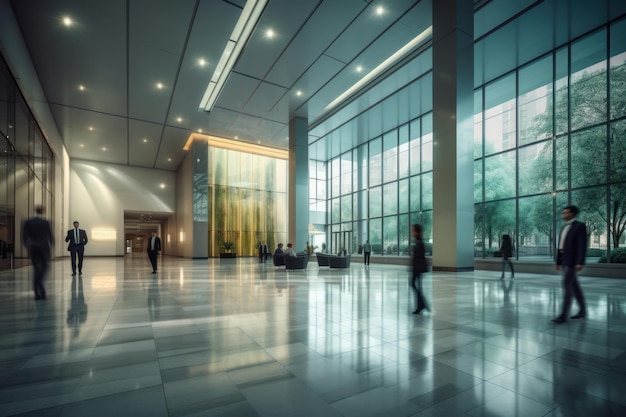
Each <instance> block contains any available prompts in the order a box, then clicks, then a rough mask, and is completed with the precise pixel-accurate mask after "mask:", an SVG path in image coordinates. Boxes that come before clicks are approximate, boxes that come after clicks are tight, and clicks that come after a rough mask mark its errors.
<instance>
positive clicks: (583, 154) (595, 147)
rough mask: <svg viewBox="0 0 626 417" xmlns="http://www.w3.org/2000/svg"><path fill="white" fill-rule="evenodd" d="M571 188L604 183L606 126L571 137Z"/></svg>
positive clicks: (577, 133)
mask: <svg viewBox="0 0 626 417" xmlns="http://www.w3.org/2000/svg"><path fill="white" fill-rule="evenodd" d="M571 140H572V143H571V152H572V162H571V163H572V188H576V187H583V186H586V185H595V184H604V183H606V169H607V166H606V126H600V127H593V128H591V129H587V130H583V131H581V132H576V133H573V134H572V136H571Z"/></svg>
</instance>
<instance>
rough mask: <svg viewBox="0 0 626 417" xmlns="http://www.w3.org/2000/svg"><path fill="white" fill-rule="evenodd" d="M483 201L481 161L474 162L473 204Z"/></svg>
mask: <svg viewBox="0 0 626 417" xmlns="http://www.w3.org/2000/svg"><path fill="white" fill-rule="evenodd" d="M481 201H483V160H482V159H479V160H478V161H474V202H475V203H480V202H481Z"/></svg>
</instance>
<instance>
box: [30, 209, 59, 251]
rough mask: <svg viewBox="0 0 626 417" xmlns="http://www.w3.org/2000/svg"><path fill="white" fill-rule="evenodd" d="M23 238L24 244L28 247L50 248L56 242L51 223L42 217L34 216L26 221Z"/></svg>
mask: <svg viewBox="0 0 626 417" xmlns="http://www.w3.org/2000/svg"><path fill="white" fill-rule="evenodd" d="M22 239H23V240H24V246H26V247H27V248H28V249H31V248H40V249H43V250H50V247H51V246H52V243H53V242H54V237H53V236H52V228H51V227H50V223H49V222H48V221H47V220H45V219H43V218H41V217H33V218H32V219H29V220H27V221H26V223H24V229H23V232H22Z"/></svg>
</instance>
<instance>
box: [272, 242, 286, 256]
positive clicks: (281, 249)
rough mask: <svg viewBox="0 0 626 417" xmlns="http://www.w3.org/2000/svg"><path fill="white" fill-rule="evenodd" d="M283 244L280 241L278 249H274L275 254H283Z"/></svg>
mask: <svg viewBox="0 0 626 417" xmlns="http://www.w3.org/2000/svg"><path fill="white" fill-rule="evenodd" d="M283 254H284V252H283V244H282V243H279V244H278V247H277V248H276V250H275V251H274V255H283Z"/></svg>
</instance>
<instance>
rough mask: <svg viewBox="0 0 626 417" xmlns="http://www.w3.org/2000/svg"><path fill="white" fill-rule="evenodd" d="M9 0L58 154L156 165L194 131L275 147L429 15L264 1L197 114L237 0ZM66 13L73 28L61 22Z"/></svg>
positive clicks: (417, 5)
mask: <svg viewBox="0 0 626 417" xmlns="http://www.w3.org/2000/svg"><path fill="white" fill-rule="evenodd" d="M10 3H11V5H12V7H13V10H14V13H15V16H16V19H17V22H18V24H19V26H20V28H21V31H22V33H23V36H24V39H25V42H26V45H27V47H28V50H29V52H30V55H31V58H32V61H33V64H34V66H35V69H36V71H37V74H38V76H39V79H40V82H41V85H42V87H43V90H44V93H45V96H46V98H47V101H48V103H49V106H50V108H51V111H52V114H53V116H54V118H55V120H56V123H57V126H58V128H59V131H60V133H61V135H62V137H63V141H64V143H65V145H66V147H67V150H68V153H69V155H70V157H71V158H80V159H86V160H95V161H101V162H110V163H117V164H126V165H133V166H140V167H149V168H158V169H166V170H175V169H177V167H178V166H179V164H180V162H181V161H182V160H183V158H184V155H185V151H183V146H184V144H185V142H186V140H187V138H188V136H189V134H190V133H191V132H193V131H197V130H198V129H202V130H203V132H204V133H207V134H212V135H216V136H220V137H225V138H231V139H233V140H235V137H238V139H237V140H240V141H246V142H250V143H261V144H262V145H265V146H269V147H275V148H280V149H287V147H288V143H289V142H288V123H289V120H290V119H291V118H293V117H294V116H299V117H304V118H307V119H308V120H309V123H310V124H314V123H317V122H319V121H320V120H322V119H323V118H324V117H325V114H324V108H325V107H326V105H327V104H328V103H329V102H330V101H332V100H333V99H335V98H336V97H337V96H338V95H339V94H340V93H342V92H343V91H345V90H346V89H348V88H349V87H350V86H351V85H353V84H354V83H355V82H356V81H358V79H359V78H360V77H362V76H363V75H364V73H365V72H367V71H369V70H371V69H373V68H375V67H376V66H377V65H378V64H380V63H381V62H382V61H383V60H384V59H386V58H387V57H388V56H389V55H391V53H393V52H395V50H396V49H397V48H398V47H399V46H401V45H404V44H405V43H406V42H407V41H409V40H410V39H412V38H413V37H415V36H416V35H417V34H418V33H420V32H421V31H422V30H424V29H425V28H426V27H427V26H428V25H429V21H430V15H429V12H430V6H429V1H422V2H420V1H414V0H387V1H365V0H269V2H268V4H267V6H266V8H265V11H264V13H263V15H262V17H261V20H260V22H259V23H258V25H257V27H256V28H255V30H254V32H253V34H252V36H251V38H250V40H249V42H248V44H247V45H246V47H245V48H244V51H243V54H242V55H241V56H240V58H239V60H238V62H237V63H236V65H235V67H234V70H233V72H232V73H231V75H230V78H229V79H228V81H227V83H226V85H225V87H224V89H223V91H222V93H221V95H220V97H219V99H218V100H217V102H216V105H215V107H214V108H213V111H211V112H210V113H207V112H205V111H199V103H200V100H201V99H202V96H203V94H204V91H205V89H206V86H207V84H208V81H209V79H210V78H211V76H212V74H213V70H214V68H215V65H216V64H217V61H218V60H219V58H220V56H221V53H222V51H223V49H224V46H225V45H226V41H227V39H228V37H229V35H230V33H231V32H232V30H233V27H234V25H235V22H236V21H237V19H238V17H239V15H240V13H241V9H242V8H243V6H244V4H245V1H244V0H89V1H85V0H11V1H10ZM424 4H427V5H426V6H424ZM378 6H382V7H383V8H384V10H385V12H384V13H383V14H382V15H377V14H376V13H375V9H376V7H378ZM66 15H67V16H71V18H72V19H73V20H74V21H75V24H74V25H73V26H71V27H65V26H63V25H62V24H61V19H62V17H63V16H66ZM267 29H273V30H274V32H275V33H276V36H275V38H274V39H268V38H267V37H266V36H265V32H266V30H267ZM199 58H204V59H206V60H207V61H208V63H209V65H208V66H207V67H205V68H202V67H200V66H199V65H198V59H199ZM357 65H361V66H362V67H363V68H364V71H365V72H363V73H361V74H359V73H357V72H356V71H355V69H356V66H357ZM159 82H160V83H162V84H163V85H164V88H163V89H161V90H159V89H157V88H156V84H157V83H159ZM79 85H83V86H84V87H85V89H84V91H80V90H79V88H78V87H79ZM297 90H301V91H302V93H303V94H302V96H297V95H296V94H295V93H296V91H297ZM179 117H180V118H182V122H178V121H177V118H179ZM90 127H91V128H93V130H90ZM144 140H147V142H144ZM103 148H106V150H103ZM170 159H171V160H170Z"/></svg>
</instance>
